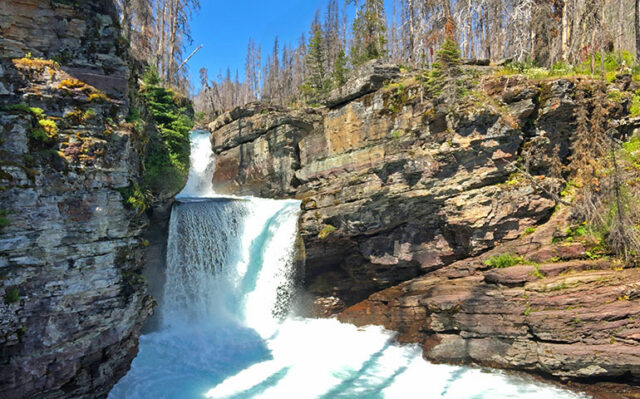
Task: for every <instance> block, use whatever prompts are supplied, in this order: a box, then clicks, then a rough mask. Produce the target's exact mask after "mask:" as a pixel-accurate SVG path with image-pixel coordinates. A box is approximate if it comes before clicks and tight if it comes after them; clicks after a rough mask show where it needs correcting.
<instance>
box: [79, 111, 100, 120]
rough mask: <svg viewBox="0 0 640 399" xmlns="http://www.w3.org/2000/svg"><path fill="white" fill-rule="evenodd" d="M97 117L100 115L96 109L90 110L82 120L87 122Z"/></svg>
mask: <svg viewBox="0 0 640 399" xmlns="http://www.w3.org/2000/svg"><path fill="white" fill-rule="evenodd" d="M97 115H98V113H97V112H96V111H95V110H94V109H88V110H86V111H85V112H84V114H83V115H82V120H83V121H85V122H87V121H89V120H91V119H93V118H95V117H96V116H97Z"/></svg>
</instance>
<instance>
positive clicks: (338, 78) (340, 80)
mask: <svg viewBox="0 0 640 399" xmlns="http://www.w3.org/2000/svg"><path fill="white" fill-rule="evenodd" d="M348 73H349V68H348V67H347V55H346V54H345V52H344V50H340V52H339V53H338V56H337V58H336V61H335V63H334V65H333V73H332V74H331V75H332V76H331V77H332V78H333V86H334V87H340V86H342V85H343V84H345V83H346V81H347V74H348Z"/></svg>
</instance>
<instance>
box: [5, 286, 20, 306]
mask: <svg viewBox="0 0 640 399" xmlns="http://www.w3.org/2000/svg"><path fill="white" fill-rule="evenodd" d="M19 300H20V291H19V290H18V289H17V288H15V287H13V288H10V289H7V291H6V293H5V294H4V303H6V304H10V303H16V302H18V301H19Z"/></svg>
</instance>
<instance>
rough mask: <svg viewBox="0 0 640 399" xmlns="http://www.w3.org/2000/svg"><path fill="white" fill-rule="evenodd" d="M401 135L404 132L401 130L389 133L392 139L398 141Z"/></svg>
mask: <svg viewBox="0 0 640 399" xmlns="http://www.w3.org/2000/svg"><path fill="white" fill-rule="evenodd" d="M403 135H404V132H403V131H402V130H394V131H392V132H391V137H393V138H394V139H399V138H400V137H402V136H403Z"/></svg>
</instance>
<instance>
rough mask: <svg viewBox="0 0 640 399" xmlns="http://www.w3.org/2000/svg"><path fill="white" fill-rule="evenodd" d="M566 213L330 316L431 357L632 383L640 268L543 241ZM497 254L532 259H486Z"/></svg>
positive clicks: (639, 335) (639, 326)
mask: <svg viewBox="0 0 640 399" xmlns="http://www.w3.org/2000/svg"><path fill="white" fill-rule="evenodd" d="M567 214H568V211H567V210H566V209H564V210H562V211H560V212H558V213H557V214H555V215H554V217H553V218H552V220H551V221H550V223H547V224H546V225H544V226H543V227H541V228H539V229H538V230H537V231H536V232H535V233H533V234H531V235H527V236H525V237H522V238H520V239H518V240H516V241H512V242H509V243H507V244H503V245H500V246H499V247H497V248H495V249H494V250H492V251H489V252H487V253H486V254H483V255H482V256H480V257H477V258H471V259H467V260H463V261H459V262H456V263H453V264H451V265H449V266H446V267H444V268H442V269H440V270H438V271H435V272H432V273H428V274H426V275H424V276H421V277H419V278H417V279H414V280H411V281H409V282H406V283H402V284H400V285H398V286H396V287H393V288H389V289H387V290H384V291H382V292H379V293H376V294H373V295H372V296H371V297H369V298H368V299H367V300H366V301H363V302H361V303H359V304H357V305H354V306H353V307H351V308H349V309H347V310H345V311H344V312H343V313H341V314H340V315H339V319H340V320H342V321H345V322H352V323H355V324H357V325H368V324H377V325H383V326H385V327H387V328H389V329H392V330H395V331H398V332H399V333H400V334H399V336H398V339H399V340H401V341H402V342H416V343H420V344H421V345H422V347H423V348H424V354H425V357H426V358H427V359H429V360H432V361H435V362H449V363H451V362H454V363H476V364H482V365H487V366H493V367H501V368H516V369H522V370H528V371H532V372H536V373H540V374H544V375H552V376H555V377H559V378H572V379H578V380H583V381H585V382H596V381H600V380H617V381H620V382H626V383H628V384H629V383H631V384H633V383H635V384H638V382H639V381H640V350H638V347H639V344H640V319H639V316H640V271H639V270H638V269H623V268H622V267H621V266H620V264H619V263H617V262H615V261H611V260H607V259H603V260H589V258H588V256H587V254H586V253H585V249H584V246H583V245H582V244H580V243H566V242H564V243H558V244H551V241H552V236H553V234H554V233H555V232H556V226H561V225H564V222H565V221H566V216H567ZM505 253H511V254H518V255H521V256H523V257H526V258H528V259H530V260H532V261H533V260H535V261H536V262H538V264H536V265H520V266H512V267H509V268H505V269H493V268H491V267H489V266H487V265H486V264H485V262H486V260H487V259H490V257H491V256H499V255H501V254H505ZM627 391H628V392H630V393H632V392H633V391H634V390H633V389H630V390H629V389H627ZM635 392H636V394H640V389H636V390H635ZM603 397H637V396H617V395H613V394H612V395H611V396H603Z"/></svg>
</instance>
